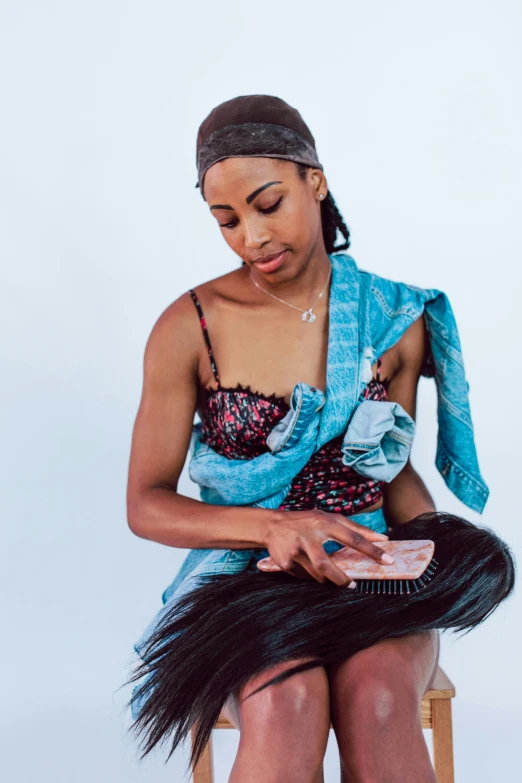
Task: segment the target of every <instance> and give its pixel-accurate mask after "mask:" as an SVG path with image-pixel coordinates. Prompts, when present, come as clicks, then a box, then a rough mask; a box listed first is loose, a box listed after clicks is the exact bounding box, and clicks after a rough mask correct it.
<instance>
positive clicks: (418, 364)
mask: <svg viewBox="0 0 522 783" xmlns="http://www.w3.org/2000/svg"><path fill="white" fill-rule="evenodd" d="M427 341H428V336H427V333H426V326H425V323H424V317H423V316H421V317H420V318H418V319H417V320H416V321H414V323H412V325H411V326H409V327H408V329H406V331H405V332H404V334H403V335H402V337H401V339H400V340H399V342H398V343H397V345H396V346H395V349H394V354H395V366H396V370H395V372H394V374H393V376H392V379H391V381H390V385H389V387H388V399H389V400H390V401H392V402H398V403H399V404H400V405H402V407H403V408H404V410H405V411H407V413H409V414H410V416H411V417H412V419H415V415H416V407H417V386H418V383H419V378H420V375H421V370H422V366H423V364H424V357H425V353H426V349H427ZM425 511H435V504H434V502H433V498H432V497H431V495H430V493H429V492H428V489H427V487H426V485H425V484H424V482H423V480H422V479H421V477H420V476H419V474H418V473H417V472H416V471H415V470H414V468H413V466H412V464H411V462H410V460H408V462H407V463H406V465H405V466H404V468H403V469H402V470H401V472H400V473H399V475H398V476H396V477H395V478H394V479H393V481H390V482H389V484H385V485H384V513H385V516H386V520H387V522H388V524H389V525H391V526H392V527H393V526H394V525H400V524H403V523H404V522H409V521H410V520H411V519H413V518H414V517H416V516H417V515H418V514H422V513H424V512H425Z"/></svg>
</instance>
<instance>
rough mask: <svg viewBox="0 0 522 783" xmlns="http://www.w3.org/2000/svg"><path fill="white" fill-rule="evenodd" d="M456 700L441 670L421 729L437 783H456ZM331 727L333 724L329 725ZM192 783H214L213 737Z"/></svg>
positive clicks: (224, 723) (222, 725)
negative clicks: (428, 735)
mask: <svg viewBox="0 0 522 783" xmlns="http://www.w3.org/2000/svg"><path fill="white" fill-rule="evenodd" d="M454 696H455V687H454V686H453V685H452V683H451V682H450V681H449V679H448V677H447V676H446V675H445V673H444V672H443V671H442V669H441V668H440V666H439V667H438V669H437V673H436V675H435V679H434V680H433V687H432V688H430V690H428V691H426V693H425V694H424V698H423V699H422V702H421V716H422V728H423V729H432V731H433V734H432V741H433V761H434V767H435V775H436V776H437V781H438V783H454V769H453V732H452V728H451V699H452V698H453V697H454ZM331 727H332V724H330V728H331ZM214 728H216V729H233V728H235V726H233V725H232V723H230V721H229V720H228V719H227V718H225V716H224V715H223V714H221V715H220V716H219V718H218V720H217V722H216V725H215V727H214ZM192 741H194V736H192ZM193 783H214V774H213V771H212V737H211V738H210V740H209V742H208V744H207V746H206V747H205V749H204V751H203V753H202V755H201V758H200V760H199V762H198V764H197V766H196V768H195V770H194V776H193Z"/></svg>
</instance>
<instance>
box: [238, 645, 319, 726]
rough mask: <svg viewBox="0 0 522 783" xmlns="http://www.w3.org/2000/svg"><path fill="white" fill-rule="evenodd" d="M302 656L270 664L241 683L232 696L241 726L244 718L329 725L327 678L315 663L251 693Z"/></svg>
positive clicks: (294, 724) (277, 722) (268, 722)
mask: <svg viewBox="0 0 522 783" xmlns="http://www.w3.org/2000/svg"><path fill="white" fill-rule="evenodd" d="M303 660H305V659H299V660H294V661H286V662H284V663H282V664H277V665H276V666H273V667H270V669H267V670H266V671H264V672H262V673H261V674H260V675H256V676H255V677H253V678H252V679H251V680H249V681H248V683H247V684H246V685H245V686H243V688H242V689H241V691H240V692H239V694H238V695H237V696H236V698H235V703H236V704H237V711H238V714H239V718H240V722H241V726H242V727H243V725H244V723H245V722H247V721H248V722H249V723H252V722H255V723H256V724H257V725H258V726H259V725H260V724H263V723H265V724H267V725H268V724H270V725H272V726H274V725H277V724H282V725H285V724H286V725H288V724H287V722H288V721H291V722H292V726H294V727H295V726H296V723H297V724H298V723H299V721H303V722H306V723H308V724H310V723H311V722H312V723H315V724H316V725H317V724H318V723H319V724H321V723H326V721H328V727H329V725H330V697H329V682H328V677H327V674H326V671H325V669H324V667H322V666H316V667H314V668H312V669H307V670H306V671H303V672H298V673H297V674H292V675H291V676H290V677H288V678H286V679H285V680H282V681H281V682H278V683H274V684H272V685H268V686H267V687H266V688H263V690H261V691H258V692H257V693H254V691H255V690H256V688H258V687H260V686H261V685H263V684H265V683H266V682H268V681H269V680H270V679H272V677H275V676H276V675H277V674H280V673H281V672H282V671H284V670H286V669H288V668H291V667H292V666H295V665H296V664H297V663H302V662H303Z"/></svg>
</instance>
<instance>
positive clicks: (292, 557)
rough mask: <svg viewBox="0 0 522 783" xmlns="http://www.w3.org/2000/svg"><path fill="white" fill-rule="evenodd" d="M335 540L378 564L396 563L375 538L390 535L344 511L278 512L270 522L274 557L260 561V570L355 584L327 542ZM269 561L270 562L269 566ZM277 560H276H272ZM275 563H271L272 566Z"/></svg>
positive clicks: (269, 545)
mask: <svg viewBox="0 0 522 783" xmlns="http://www.w3.org/2000/svg"><path fill="white" fill-rule="evenodd" d="M330 539H333V540H334V541H338V542H339V543H341V544H345V545H347V546H350V547H352V548H353V549H357V550H358V551H359V552H363V553H364V554H366V555H369V556H370V557H373V558H374V560H376V561H377V562H378V563H380V564H383V563H390V562H392V563H393V558H391V559H389V558H390V555H387V554H385V553H384V552H383V551H382V549H381V548H380V547H378V546H376V545H375V544H374V543H372V542H373V541H387V540H388V536H386V535H384V534H382V533H376V532H375V531H374V530H370V529H369V528H368V527H365V526H364V525H359V524H358V523H357V522H356V521H355V520H353V519H350V518H349V517H345V516H344V515H343V514H335V513H330V512H327V511H321V510H320V509H311V510H309V511H280V512H276V513H275V515H274V517H273V519H272V520H271V521H270V522H269V523H268V525H267V531H266V537H265V548H266V549H268V551H269V552H270V558H271V560H269V559H268V558H265V559H264V560H260V561H259V562H258V564H257V567H258V568H259V570H260V571H279V570H282V571H287V572H288V573H289V574H292V576H295V577H297V578H298V579H310V578H313V579H316V580H317V581H318V582H326V581H331V582H333V583H334V584H336V585H339V587H346V586H348V587H355V582H353V581H352V577H351V576H349V575H348V574H346V573H345V572H344V571H342V570H341V569H340V568H339V567H338V566H337V565H335V563H334V562H333V561H332V559H331V558H330V555H328V554H327V553H326V552H325V550H324V548H323V543H324V542H325V541H328V540H330ZM267 561H268V565H266V563H267ZM272 561H273V562H272ZM270 563H271V565H270Z"/></svg>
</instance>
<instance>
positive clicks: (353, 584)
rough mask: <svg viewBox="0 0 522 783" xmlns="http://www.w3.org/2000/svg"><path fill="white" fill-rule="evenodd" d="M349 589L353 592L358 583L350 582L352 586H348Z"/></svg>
mask: <svg viewBox="0 0 522 783" xmlns="http://www.w3.org/2000/svg"><path fill="white" fill-rule="evenodd" d="M348 587H349V588H350V589H351V590H353V589H354V587H357V583H356V582H350V584H349V585H348Z"/></svg>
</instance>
